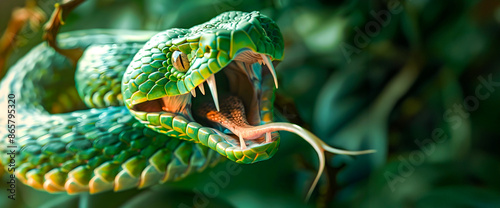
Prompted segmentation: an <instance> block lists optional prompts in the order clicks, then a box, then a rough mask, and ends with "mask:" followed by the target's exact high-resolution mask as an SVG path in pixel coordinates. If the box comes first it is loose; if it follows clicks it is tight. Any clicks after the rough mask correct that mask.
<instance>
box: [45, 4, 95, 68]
mask: <svg viewBox="0 0 500 208" xmlns="http://www.w3.org/2000/svg"><path fill="white" fill-rule="evenodd" d="M84 1H85V0H72V1H67V2H65V3H62V4H59V3H56V4H55V10H54V12H53V13H52V16H51V17H50V20H49V21H48V22H47V24H45V33H44V35H43V39H45V40H46V41H47V43H48V44H49V46H50V47H52V48H54V50H56V51H57V52H58V53H60V54H61V55H64V56H66V57H67V58H68V59H70V60H71V62H72V63H73V64H74V65H76V62H77V61H78V59H80V57H81V56H82V54H83V50H82V49H79V48H72V49H61V48H60V47H59V46H58V45H57V41H56V38H57V34H58V33H59V28H60V27H61V25H64V20H65V19H66V17H67V16H68V14H69V13H71V11H73V10H74V9H75V8H76V7H77V6H78V5H80V4H81V3H83V2H84Z"/></svg>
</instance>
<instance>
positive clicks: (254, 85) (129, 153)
mask: <svg viewBox="0 0 500 208" xmlns="http://www.w3.org/2000/svg"><path fill="white" fill-rule="evenodd" d="M58 45H59V46H60V47H61V48H81V49H84V53H83V55H82V57H81V58H80V59H79V61H78V63H77V66H76V68H75V67H74V66H73V65H72V63H71V62H70V61H69V60H68V59H67V58H66V57H64V56H62V55H60V54H58V53H57V52H56V51H55V50H54V49H52V48H51V47H49V46H48V45H47V44H46V43H42V44H40V45H38V46H36V47H35V48H33V49H32V50H31V51H30V52H29V53H28V54H27V55H26V56H25V57H23V58H21V59H20V60H19V61H18V62H17V63H16V64H15V65H14V66H12V67H11V69H10V70H9V72H8V74H7V75H6V76H5V78H4V79H3V81H2V83H1V88H2V90H1V96H0V101H1V103H2V106H5V105H6V104H7V100H8V98H9V96H15V110H16V112H15V118H12V119H11V120H13V121H15V122H16V127H15V142H16V143H15V145H16V146H17V152H16V153H17V155H16V168H15V175H16V177H17V179H18V180H20V181H21V182H23V183H25V184H27V185H28V186H31V187H33V188H35V189H41V190H45V191H48V192H67V193H69V194H74V193H80V192H90V193H99V192H103V191H108V190H114V191H121V190H126V189H130V188H145V187H149V186H152V185H155V184H159V183H164V182H167V181H175V180H180V179H182V178H184V177H186V176H188V175H189V174H191V173H193V172H199V171H203V170H204V169H206V168H207V167H209V166H213V165H215V164H217V163H218V162H220V161H221V159H223V158H227V159H229V160H232V161H234V162H237V163H242V164H252V163H255V162H259V161H263V160H267V159H270V158H271V157H273V155H274V154H275V153H276V151H277V150H278V146H279V142H280V137H279V134H278V132H277V131H278V130H284V131H290V132H294V133H296V134H298V135H299V136H300V137H302V138H303V139H305V140H306V141H307V142H309V143H310V144H311V145H312V146H313V148H314V149H315V150H316V152H317V153H318V156H319V159H320V161H319V164H320V165H319V171H318V174H317V176H316V179H315V180H314V182H313V184H312V186H311V189H310V190H309V193H308V196H309V195H310V194H311V192H312V190H313V188H314V186H315V185H316V183H317V182H318V179H319V177H320V176H321V173H322V171H323V168H324V163H325V158H324V151H328V152H332V153H338V154H361V153H367V151H364V152H348V151H343V150H338V149H334V148H332V147H330V146H328V145H326V144H325V143H324V142H323V141H321V140H320V139H318V138H317V137H316V136H314V135H313V134H312V133H310V132H309V131H307V130H304V129H303V128H301V127H300V126H297V125H294V124H290V123H284V122H282V123H278V122H273V102H274V93H275V90H276V89H277V87H278V82H277V77H276V72H275V69H274V67H275V65H277V64H278V63H279V62H280V61H282V60H283V54H284V41H283V37H282V35H281V32H280V30H279V27H278V26H277V24H276V23H275V22H274V21H273V20H272V19H270V18H268V17H266V16H265V15H262V14H260V13H259V12H251V13H244V12H226V13H223V14H220V15H219V16H217V17H215V18H213V19H211V20H210V21H208V22H206V23H203V24H200V25H197V26H194V27H192V28H190V29H177V28H174V29H169V30H166V31H162V32H154V31H122V30H86V31H75V32H69V33H64V34H60V35H59V36H58ZM297 84H300V83H297ZM9 104H12V103H9ZM3 109H7V107H6V106H5V108H3ZM2 115H4V114H2ZM8 119H9V118H7V117H6V116H2V117H0V121H1V122H2V124H4V123H5V124H6V123H7V120H8ZM0 135H1V136H2V143H3V144H2V148H3V149H2V150H3V151H4V152H6V151H9V150H7V149H6V147H7V146H8V145H12V144H9V138H12V136H10V137H9V135H10V133H9V132H7V131H6V129H5V128H2V129H1V130H0ZM1 159H2V160H1V162H2V164H3V166H6V167H7V165H8V164H9V159H10V158H9V157H8V155H7V154H2V156H1Z"/></svg>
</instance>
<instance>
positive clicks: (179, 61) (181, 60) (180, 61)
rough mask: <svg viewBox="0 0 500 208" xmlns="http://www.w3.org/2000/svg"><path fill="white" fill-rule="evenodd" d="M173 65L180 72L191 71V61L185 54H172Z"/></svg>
mask: <svg viewBox="0 0 500 208" xmlns="http://www.w3.org/2000/svg"><path fill="white" fill-rule="evenodd" d="M172 60H173V61H172V64H173V65H174V67H175V68H176V69H177V71H179V72H187V70H188V69H189V60H188V57H187V55H186V54H185V53H182V52H180V51H174V53H173V54H172Z"/></svg>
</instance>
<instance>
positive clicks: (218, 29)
mask: <svg viewBox="0 0 500 208" xmlns="http://www.w3.org/2000/svg"><path fill="white" fill-rule="evenodd" d="M283 49H284V42H283V37H282V36H281V32H280V30H279V28H278V26H277V25H276V23H275V22H274V21H273V20H271V19H270V18H268V17H266V16H264V15H262V14H260V13H259V12H251V13H244V12H227V13H223V14H221V15H219V16H217V17H215V18H214V19H212V20H210V21H209V22H207V23H204V24H201V25H197V26H194V27H192V28H190V29H176V28H174V29H170V30H166V31H164V32H160V33H158V34H156V35H155V36H153V37H152V38H151V39H150V40H149V41H148V42H147V43H146V44H145V45H144V47H143V48H142V49H141V50H140V51H139V52H138V53H137V54H136V55H135V57H134V58H133V61H132V62H131V63H130V65H129V66H128V67H127V70H126V72H125V74H124V76H123V82H122V94H123V99H124V104H125V106H127V108H128V109H130V111H131V113H132V114H133V115H135V118H137V119H138V120H139V121H141V122H142V123H144V124H146V125H147V126H148V127H149V128H151V129H153V130H155V131H157V132H160V133H164V134H166V135H167V136H171V137H176V138H180V139H185V140H189V141H194V142H200V143H202V144H203V145H205V146H208V147H210V148H211V149H213V150H216V151H218V152H219V153H220V154H221V155H223V156H226V157H228V158H229V159H231V160H233V161H236V162H240V163H253V162H257V161H261V160H266V159H269V158H270V157H272V155H274V153H275V152H276V151H277V145H278V143H279V134H278V133H277V132H260V133H259V134H255V133H252V131H249V130H247V129H246V127H247V126H242V125H241V124H242V123H244V122H242V121H243V120H245V122H247V124H248V125H250V126H259V125H263V124H267V123H269V122H272V119H273V102H274V90H275V89H276V88H277V87H278V82H277V78H276V71H275V69H274V64H276V63H278V62H280V61H281V60H282V59H283V51H284V50H283ZM179 57H180V58H179ZM188 62H189V63H188ZM273 83H274V84H273ZM205 85H206V86H205ZM207 87H208V90H205V89H206V88H207ZM275 87H276V88H275ZM197 89H198V90H199V93H198V92H196V91H198V90H197ZM230 96H235V97H237V98H238V99H239V101H240V103H241V104H239V105H240V106H239V109H240V110H238V111H240V112H243V115H244V116H243V117H241V118H239V120H237V119H236V120H235V119H234V118H233V117H231V115H232V114H231V113H229V111H231V110H233V111H234V110H235V109H236V108H233V107H234V106H233V107H231V108H228V107H227V106H226V104H227V103H225V102H227V100H226V99H227V98H228V97H230ZM204 103H210V104H211V105H213V108H211V107H210V108H207V109H209V110H207V111H206V112H205V114H203V113H200V112H199V108H200V106H201V105H202V104H204ZM181 105H182V106H186V107H181ZM212 110H213V111H214V112H218V113H219V114H217V116H218V117H219V118H221V116H222V115H223V114H224V115H225V116H226V117H227V116H229V120H227V119H226V120H225V121H230V122H232V123H220V122H214V120H210V119H208V118H207V114H206V113H207V112H209V111H212ZM234 124H238V125H234ZM201 129H204V130H206V131H202V132H203V133H200V131H201ZM205 133H206V134H205ZM206 135H208V136H206Z"/></svg>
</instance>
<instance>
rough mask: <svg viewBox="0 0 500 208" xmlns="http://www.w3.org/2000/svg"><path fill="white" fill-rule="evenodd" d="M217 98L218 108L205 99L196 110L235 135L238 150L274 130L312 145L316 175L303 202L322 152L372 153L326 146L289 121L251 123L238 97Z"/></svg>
mask: <svg viewBox="0 0 500 208" xmlns="http://www.w3.org/2000/svg"><path fill="white" fill-rule="evenodd" d="M221 101H222V102H221V103H220V111H217V109H216V108H215V105H214V104H213V103H211V102H207V103H204V104H203V105H202V106H200V108H198V112H197V113H198V115H200V116H202V117H204V118H206V119H207V120H209V121H211V122H214V123H217V124H219V125H221V126H223V127H225V128H227V129H228V130H229V131H231V132H232V133H233V134H234V135H236V136H238V137H239V140H240V146H241V149H245V148H246V145H245V140H255V139H260V138H263V137H264V136H265V138H266V140H265V142H266V143H267V142H272V140H271V133H272V132H275V131H288V132H291V133H294V134H297V135H298V136H300V137H301V138H302V139H304V140H305V141H306V142H307V143H309V144H310V145H311V146H312V147H313V148H314V150H315V151H316V153H317V154H318V158H319V168H318V173H317V174H316V178H315V179H314V181H313V183H312V184H311V187H310V188H309V191H308V192H307V196H306V201H307V200H309V197H310V196H311V194H312V192H313V190H314V188H315V187H316V185H317V183H318V180H319V178H320V177H321V174H322V173H323V170H324V168H325V154H324V152H325V151H326V152H330V153H333V154H342V155H361V154H368V153H374V152H375V151H374V150H365V151H346V150H340V149H336V148H333V147H331V146H328V145H327V144H326V143H325V142H323V140H321V139H320V138H318V137H317V136H315V135H314V134H313V133H311V132H310V131H308V130H306V129H304V128H302V127H300V126H298V125H295V124H292V123H286V122H273V123H268V124H263V125H259V126H251V125H250V124H249V123H248V121H247V119H246V115H245V106H244V105H243V102H242V101H241V100H240V99H239V98H238V97H236V96H227V97H225V98H222V100H221ZM262 140H263V139H262Z"/></svg>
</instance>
